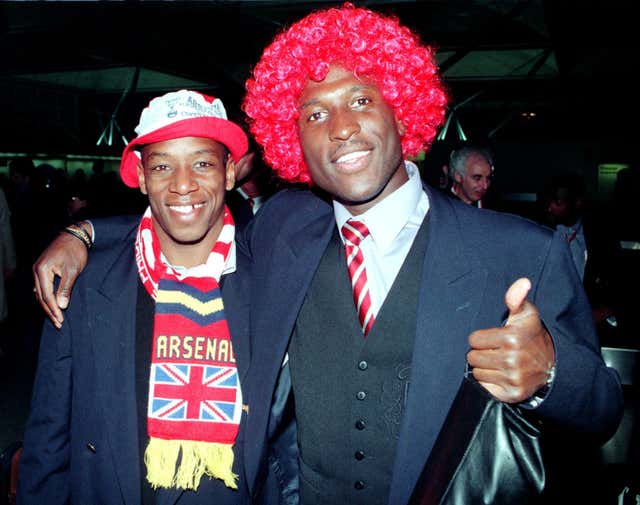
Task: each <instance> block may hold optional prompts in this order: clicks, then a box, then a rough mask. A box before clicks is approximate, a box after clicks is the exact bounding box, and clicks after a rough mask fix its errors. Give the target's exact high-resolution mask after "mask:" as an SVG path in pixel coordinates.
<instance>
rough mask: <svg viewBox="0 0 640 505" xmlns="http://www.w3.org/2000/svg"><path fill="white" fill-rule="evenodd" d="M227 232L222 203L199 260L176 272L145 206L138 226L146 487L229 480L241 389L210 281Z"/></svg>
mask: <svg viewBox="0 0 640 505" xmlns="http://www.w3.org/2000/svg"><path fill="white" fill-rule="evenodd" d="M233 238H234V224H233V218H232V217H231V214H230V213H229V211H228V209H226V208H225V213H224V223H223V228H222V231H221V233H220V236H219V237H218V241H217V242H216V244H215V246H214V247H213V249H212V251H211V254H210V255H209V259H208V260H207V262H206V264H205V265H201V266H199V267H195V268H194V269H189V271H188V273H187V274H180V273H179V272H178V271H176V270H175V269H174V268H172V267H171V266H169V265H167V264H166V263H165V262H163V261H162V256H161V254H160V246H159V243H158V238H157V236H156V234H155V231H154V228H153V221H152V217H151V210H150V209H147V211H146V212H145V215H144V216H143V218H142V221H141V223H140V227H139V229H138V236H137V239H136V261H137V264H138V271H139V274H140V278H141V279H142V282H143V284H144V286H145V288H146V290H147V292H149V294H151V296H152V297H153V298H154V299H155V302H156V304H155V316H154V328H153V352H152V358H151V360H152V361H151V371H150V380H149V405H148V411H147V428H148V433H149V437H150V441H149V445H148V446H147V450H146V452H145V464H146V466H147V480H148V481H149V482H150V483H151V485H152V486H153V487H178V488H182V489H197V488H198V485H199V483H200V480H201V478H202V476H203V475H205V474H206V475H209V476H211V477H215V478H219V479H222V480H223V481H224V482H225V484H226V485H227V486H228V487H232V488H236V487H237V486H236V482H235V480H236V478H237V476H236V475H234V474H233V471H232V466H233V444H234V442H235V439H236V436H237V434H238V428H239V424H240V418H241V415H242V391H241V389H240V381H239V378H238V372H237V368H236V362H235V356H234V354H233V346H232V343H231V338H230V335H229V327H228V325H227V320H226V317H225V314H224V305H223V302H222V296H221V293H220V288H219V286H218V280H219V279H220V277H221V275H222V271H223V269H224V266H225V264H226V262H227V260H228V257H229V253H230V250H231V244H232V242H233Z"/></svg>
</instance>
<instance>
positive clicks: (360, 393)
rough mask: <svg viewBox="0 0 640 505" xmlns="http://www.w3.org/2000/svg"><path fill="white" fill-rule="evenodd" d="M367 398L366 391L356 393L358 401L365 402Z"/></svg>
mask: <svg viewBox="0 0 640 505" xmlns="http://www.w3.org/2000/svg"><path fill="white" fill-rule="evenodd" d="M366 397H367V393H365V392H364V391H358V392H357V393H356V398H357V399H358V400H364V399H365V398H366Z"/></svg>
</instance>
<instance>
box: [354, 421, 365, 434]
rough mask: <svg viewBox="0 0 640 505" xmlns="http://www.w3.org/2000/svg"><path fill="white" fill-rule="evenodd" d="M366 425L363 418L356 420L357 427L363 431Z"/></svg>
mask: <svg viewBox="0 0 640 505" xmlns="http://www.w3.org/2000/svg"><path fill="white" fill-rule="evenodd" d="M365 426H366V423H365V422H364V421H363V420H362V419H358V420H357V421H356V429H358V430H360V431H362V430H364V428H365Z"/></svg>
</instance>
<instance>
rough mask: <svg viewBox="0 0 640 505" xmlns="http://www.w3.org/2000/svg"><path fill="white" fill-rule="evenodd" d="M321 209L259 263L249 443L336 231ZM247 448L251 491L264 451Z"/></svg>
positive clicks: (326, 209) (258, 433) (262, 420)
mask: <svg viewBox="0 0 640 505" xmlns="http://www.w3.org/2000/svg"><path fill="white" fill-rule="evenodd" d="M317 209H319V210H315V211H313V212H311V213H310V214H303V213H299V214H298V215H297V217H298V218H299V225H298V226H297V227H283V228H282V230H284V231H285V232H284V233H282V234H278V235H277V236H276V237H274V240H275V244H274V247H273V250H274V251H277V252H278V254H277V256H276V255H273V257H271V258H262V259H261V260H259V261H264V262H261V263H259V265H260V266H259V268H258V269H257V270H256V273H257V274H258V275H254V284H253V286H252V290H251V292H252V295H257V296H260V301H259V303H255V304H254V305H253V306H252V317H251V349H252V353H253V355H254V356H259V358H257V359H254V360H253V362H252V364H251V369H252V376H253V378H252V383H253V386H252V387H253V393H252V398H255V399H256V400H255V402H254V403H253V404H252V405H250V406H249V408H250V415H249V416H248V425H247V441H253V440H261V439H262V438H263V437H264V433H265V431H266V429H267V427H266V423H267V421H268V418H269V414H268V413H266V412H264V411H263V410H262V409H265V408H269V405H268V402H265V401H264V398H271V397H272V395H273V388H274V380H275V378H276V377H277V376H278V372H279V370H280V367H281V365H282V362H283V357H284V356H285V354H286V350H287V346H288V345H289V337H290V336H291V330H292V328H293V327H294V326H295V321H296V318H297V314H298V309H299V307H300V306H301V305H302V303H303V301H304V296H305V294H306V291H307V288H308V286H309V284H310V283H311V280H312V279H313V275H314V274H315V270H316V267H317V265H318V263H319V261H320V258H321V256H322V254H323V252H324V250H325V248H326V247H327V244H328V243H329V240H330V238H331V234H332V233H333V229H334V227H335V220H334V219H333V210H332V207H331V206H329V205H324V204H323V205H322V206H320V207H317ZM254 261H255V259H254ZM283 265H286V268H283ZM262 269H264V270H262ZM260 272H268V275H264V274H262V275H260ZM265 280H266V281H268V282H264V281H265ZM254 420H255V422H252V421H254ZM254 437H255V438H254ZM245 448H246V450H245V463H246V469H247V483H248V485H249V488H250V489H253V488H254V484H255V479H256V476H257V471H258V467H259V463H260V454H255V453H251V451H254V450H256V449H257V450H258V451H260V450H261V449H263V448H262V447H261V444H255V443H247V444H246V445H245Z"/></svg>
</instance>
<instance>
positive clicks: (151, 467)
mask: <svg viewBox="0 0 640 505" xmlns="http://www.w3.org/2000/svg"><path fill="white" fill-rule="evenodd" d="M178 458H180V464H179V466H177V464H178ZM144 463H145V465H146V466H147V480H148V481H149V483H150V484H151V486H152V487H153V488H154V489H156V488H158V487H176V488H181V489H194V490H196V489H198V486H199V485H200V479H201V478H202V476H203V475H205V474H206V475H208V476H209V477H214V478H216V479H220V480H222V481H223V482H224V483H225V485H226V486H227V487H230V488H231V489H238V484H236V479H237V478H238V476H237V475H236V474H234V473H233V470H232V467H233V447H232V446H231V445H227V444H218V443H212V442H194V441H191V440H163V439H160V438H151V439H150V440H149V445H148V446H147V450H146V451H145V453H144Z"/></svg>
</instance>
